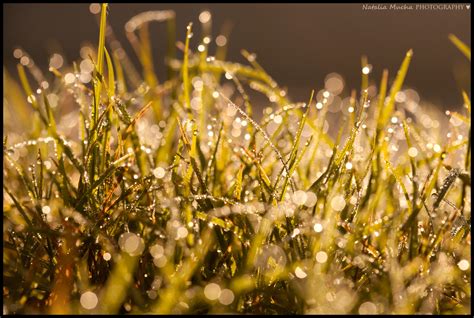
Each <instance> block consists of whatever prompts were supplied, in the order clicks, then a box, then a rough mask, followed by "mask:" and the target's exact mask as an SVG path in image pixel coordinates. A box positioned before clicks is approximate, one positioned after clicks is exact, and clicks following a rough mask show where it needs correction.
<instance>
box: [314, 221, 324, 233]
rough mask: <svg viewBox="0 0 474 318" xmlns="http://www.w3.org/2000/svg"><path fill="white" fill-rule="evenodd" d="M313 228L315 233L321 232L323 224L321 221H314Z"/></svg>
mask: <svg viewBox="0 0 474 318" xmlns="http://www.w3.org/2000/svg"><path fill="white" fill-rule="evenodd" d="M313 229H314V231H315V232H316V233H321V232H322V231H323V225H322V224H321V223H316V224H315V225H314V226H313Z"/></svg>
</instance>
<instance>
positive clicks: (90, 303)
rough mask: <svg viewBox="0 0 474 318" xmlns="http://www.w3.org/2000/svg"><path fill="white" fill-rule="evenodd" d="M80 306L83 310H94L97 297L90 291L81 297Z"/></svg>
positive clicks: (97, 301)
mask: <svg viewBox="0 0 474 318" xmlns="http://www.w3.org/2000/svg"><path fill="white" fill-rule="evenodd" d="M80 302H81V306H82V307H83V308H85V309H89V310H90V309H94V308H95V307H96V306H97V304H98V303H99V298H97V295H96V294H95V293H93V292H91V291H87V292H85V293H83V294H82V295H81V299H80Z"/></svg>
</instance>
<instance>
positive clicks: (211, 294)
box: [204, 283, 222, 300]
mask: <svg viewBox="0 0 474 318" xmlns="http://www.w3.org/2000/svg"><path fill="white" fill-rule="evenodd" d="M221 293H222V291H221V287H220V286H219V285H217V284H216V283H209V284H207V285H206V287H204V296H206V298H207V299H209V300H216V299H218V298H219V296H220V295H221Z"/></svg>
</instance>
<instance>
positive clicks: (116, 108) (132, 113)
mask: <svg viewBox="0 0 474 318" xmlns="http://www.w3.org/2000/svg"><path fill="white" fill-rule="evenodd" d="M101 9H102V12H101V14H100V23H99V25H100V32H99V41H98V46H97V49H95V50H93V49H92V48H91V47H86V48H84V52H86V53H85V54H86V56H83V58H82V59H81V60H80V61H76V62H73V64H72V65H69V66H62V67H60V68H57V67H55V63H52V65H51V68H50V73H51V74H49V73H47V74H43V73H42V72H41V71H40V70H39V69H38V68H37V67H36V66H35V64H34V63H33V62H32V58H31V57H30V56H27V53H26V52H24V51H20V52H21V55H22V57H27V59H22V60H21V63H19V64H18V76H19V79H20V82H19V83H18V81H17V80H15V79H14V76H13V75H11V74H8V73H7V71H5V69H4V80H5V88H6V89H5V91H4V115H5V121H4V135H5V138H4V142H3V149H4V151H3V156H4V205H3V208H4V219H3V220H4V226H3V228H4V231H3V246H4V251H3V267H4V270H3V281H4V286H3V299H4V309H3V311H4V313H265V314H274V313H332V314H338V313H360V314H367V313H371V314H374V313H398V314H411V313H432V314H467V313H470V311H471V308H470V298H471V289H470V283H471V281H470V279H471V275H470V273H471V270H470V261H471V260H470V248H471V247H470V238H471V232H470V231H471V228H470V221H471V208H470V207H471V197H470V169H471V167H470V156H471V152H470V149H471V148H470V145H471V139H470V138H471V134H470V99H469V97H468V96H467V94H466V93H464V92H463V98H464V106H465V108H463V109H462V110H461V111H460V112H450V113H449V116H448V117H449V121H448V120H446V116H444V114H440V113H439V111H438V110H436V109H433V108H427V107H425V106H423V104H420V103H419V102H418V100H415V99H412V98H411V97H410V95H409V94H408V93H407V92H408V91H404V90H403V89H402V88H403V81H404V78H405V77H406V76H409V64H410V63H416V59H414V60H413V61H411V59H412V55H413V52H412V51H411V50H409V51H408V53H407V55H406V57H405V59H404V60H403V62H402V64H401V67H400V70H399V71H398V73H397V76H396V77H395V79H394V81H393V83H391V80H390V77H389V71H388V70H385V71H384V73H383V78H382V79H381V85H380V87H379V93H378V94H375V93H374V91H373V90H371V89H370V87H369V86H368V85H369V84H370V83H371V82H373V81H374V80H379V79H372V78H370V74H369V72H367V71H365V69H366V67H367V65H368V59H367V57H363V59H362V67H363V69H364V72H363V74H362V73H361V76H362V83H363V85H362V90H361V91H360V93H357V91H355V90H354V91H353V92H352V94H351V97H350V100H349V104H348V105H345V104H344V105H343V106H342V107H343V108H341V109H340V110H339V115H340V116H339V117H340V120H339V121H334V122H332V121H331V122H329V121H330V119H329V117H328V116H327V115H328V109H329V107H335V106H334V105H333V104H331V103H332V102H331V100H332V99H333V98H334V96H335V94H334V93H332V92H331V91H329V90H321V91H319V90H317V91H318V93H317V94H314V95H313V93H314V92H313V93H311V94H310V92H308V95H309V96H311V97H310V98H309V102H307V103H296V102H294V101H292V100H291V99H290V97H289V96H291V95H288V94H287V92H286V91H284V90H283V89H282V88H281V87H279V86H278V84H277V83H276V82H275V81H274V80H273V79H272V77H271V76H270V75H269V74H268V73H267V72H266V71H265V70H264V69H263V68H262V67H261V66H260V64H258V63H257V61H256V59H255V55H252V54H250V53H249V52H247V51H243V52H242V53H243V54H244V56H245V57H246V58H247V59H248V61H249V64H250V65H241V64H238V63H232V62H228V61H225V53H226V44H225V42H226V41H224V40H223V38H222V37H221V38H220V39H221V40H220V42H219V43H218V46H217V49H216V51H215V53H214V55H213V56H211V55H210V54H211V53H210V51H211V47H210V45H209V44H210V41H211V38H210V34H209V25H208V24H206V23H209V22H205V24H204V25H203V26H202V27H203V30H204V31H205V32H203V35H204V37H203V38H202V39H199V41H200V42H199V44H198V45H199V46H198V47H197V48H195V47H193V46H192V45H191V41H190V40H191V38H192V37H193V35H192V34H193V32H194V31H193V28H196V26H191V25H189V26H188V29H187V30H178V37H179V34H180V33H182V34H183V36H185V43H184V44H183V43H182V42H178V45H177V47H178V48H179V49H182V57H180V58H178V54H177V53H176V50H175V49H174V48H175V46H174V44H175V42H174V41H175V37H176V34H175V33H176V28H175V15H174V12H172V11H163V12H161V11H159V12H147V13H144V14H141V15H138V16H136V17H133V18H132V19H131V20H130V21H129V22H128V23H127V25H126V32H127V36H128V38H129V40H130V41H131V43H132V46H133V47H134V49H135V52H136V53H137V54H138V56H139V60H140V62H141V68H142V70H141V72H142V75H140V71H138V70H136V69H135V67H134V66H133V64H132V63H130V58H129V57H128V55H127V53H126V52H125V51H124V50H123V49H122V46H121V45H120V43H119V42H117V41H116V40H115V38H114V32H113V30H112V29H111V27H110V25H108V23H107V5H106V4H104V5H102V8H101ZM203 20H206V19H203ZM152 22H164V23H166V24H167V30H168V31H167V32H168V39H169V45H168V48H169V49H168V53H167V56H166V61H167V63H166V67H167V69H168V72H167V78H166V79H160V78H158V77H157V75H156V73H155V72H154V66H153V65H154V61H153V59H152V55H151V45H152V44H153V41H151V39H150V38H149V35H148V29H149V27H150V23H152ZM107 28H110V29H109V31H108V32H106V29H107ZM181 31H182V32H181ZM185 31H186V32H185ZM135 32H137V33H138V36H137V35H136V33H135ZM451 40H452V41H453V42H454V43H455V44H456V46H457V47H459V48H460V49H461V51H462V53H463V54H465V55H466V56H468V57H469V58H470V49H469V48H468V47H467V46H466V45H465V44H463V43H462V42H461V41H460V40H459V39H457V38H456V37H454V36H451ZM180 55H181V53H180ZM25 66H26V69H25ZM393 71H396V70H393ZM393 71H391V72H393ZM223 75H224V76H223ZM32 87H33V88H36V87H38V89H37V90H35V91H34V90H33V89H32ZM249 89H251V90H256V91H257V92H261V93H263V94H265V95H266V96H267V97H268V106H267V107H265V108H264V110H263V116H262V118H261V120H257V119H255V118H256V117H255V116H254V115H253V114H254V113H255V111H256V109H257V108H254V105H252V101H251V99H250V97H249V95H248V94H247V91H248V90H249ZM387 92H388V95H387ZM26 101H28V103H27V102H26ZM329 125H333V126H336V127H339V130H338V133H337V134H336V135H333V134H331V133H330V130H329V129H328V126H329ZM446 132H448V135H446Z"/></svg>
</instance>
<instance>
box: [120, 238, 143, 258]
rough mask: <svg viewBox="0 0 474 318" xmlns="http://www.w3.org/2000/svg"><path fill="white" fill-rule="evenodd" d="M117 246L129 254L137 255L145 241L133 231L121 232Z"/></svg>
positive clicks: (141, 250)
mask: <svg viewBox="0 0 474 318" xmlns="http://www.w3.org/2000/svg"><path fill="white" fill-rule="evenodd" d="M119 246H120V248H121V249H122V250H123V251H124V252H127V253H129V254H130V255H131V256H138V255H140V254H141V253H142V252H143V250H144V249H145V242H144V241H143V239H142V238H141V237H139V236H138V235H136V234H135V233H123V234H122V235H120V238H119Z"/></svg>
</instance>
